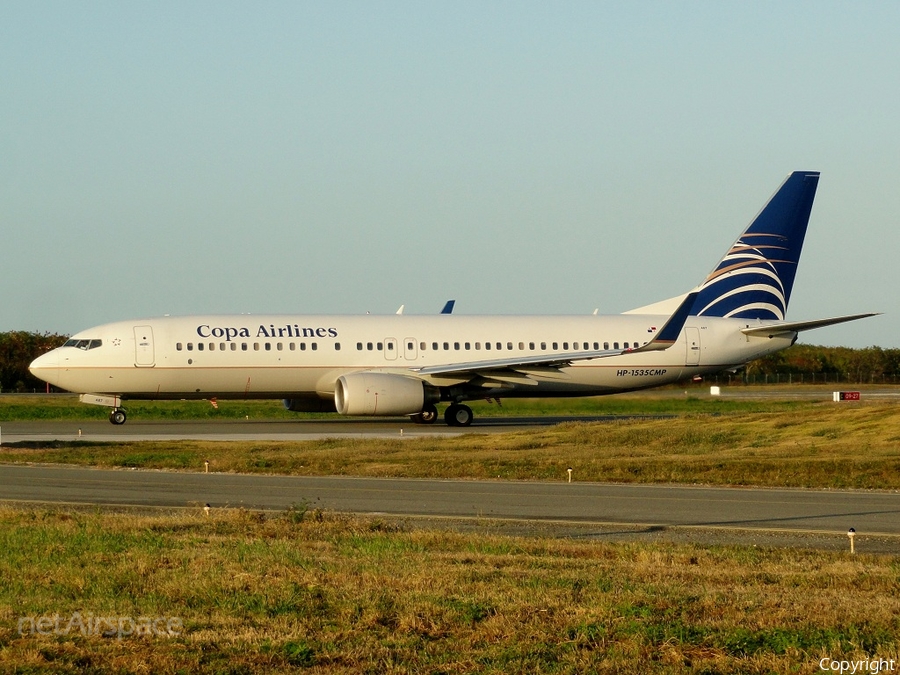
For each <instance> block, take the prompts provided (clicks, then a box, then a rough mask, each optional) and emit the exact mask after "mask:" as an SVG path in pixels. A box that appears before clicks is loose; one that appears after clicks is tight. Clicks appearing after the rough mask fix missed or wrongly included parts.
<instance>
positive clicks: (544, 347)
mask: <svg viewBox="0 0 900 675" xmlns="http://www.w3.org/2000/svg"><path fill="white" fill-rule="evenodd" d="M545 349H547V343H546V342H542V343H541V351H544V350H545Z"/></svg>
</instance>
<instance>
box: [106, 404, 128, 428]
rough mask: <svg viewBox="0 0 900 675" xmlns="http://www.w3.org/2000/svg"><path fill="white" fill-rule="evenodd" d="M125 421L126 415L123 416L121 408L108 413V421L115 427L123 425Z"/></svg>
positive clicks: (123, 412)
mask: <svg viewBox="0 0 900 675" xmlns="http://www.w3.org/2000/svg"><path fill="white" fill-rule="evenodd" d="M127 419H128V415H126V414H125V411H124V410H123V409H122V408H113V409H112V410H111V411H110V413H109V421H110V422H112V423H113V424H115V425H119V424H125V420H127Z"/></svg>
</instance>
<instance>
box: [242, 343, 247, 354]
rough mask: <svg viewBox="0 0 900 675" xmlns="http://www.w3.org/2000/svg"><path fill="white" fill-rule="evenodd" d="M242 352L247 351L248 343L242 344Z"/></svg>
mask: <svg viewBox="0 0 900 675" xmlns="http://www.w3.org/2000/svg"><path fill="white" fill-rule="evenodd" d="M241 351H242V352H245V351H247V343H246V342H242V343H241Z"/></svg>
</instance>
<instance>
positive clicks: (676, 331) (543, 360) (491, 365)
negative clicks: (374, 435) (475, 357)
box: [411, 293, 697, 375]
mask: <svg viewBox="0 0 900 675" xmlns="http://www.w3.org/2000/svg"><path fill="white" fill-rule="evenodd" d="M696 297H697V293H689V294H688V295H687V296H686V297H685V299H684V300H683V301H682V303H681V305H679V307H678V309H676V310H675V313H674V314H672V316H670V317H669V319H668V320H667V321H666V323H665V325H663V327H662V328H661V329H660V330H659V331H658V332H657V334H656V336H655V337H654V338H653V339H652V340H651V341H650V342H648V343H647V344H645V345H643V346H641V347H637V348H635V349H601V350H595V351H581V352H557V353H553V354H532V355H529V356H513V357H510V358H506V359H490V360H481V361H469V362H462V363H448V364H444V365H439V366H424V367H421V368H412V369H411V370H412V371H414V372H416V373H418V374H420V375H448V374H462V373H472V372H477V371H487V370H500V369H504V368H510V369H515V368H528V367H549V368H562V367H564V366H568V365H571V364H572V363H573V362H575V361H586V360H588V359H603V358H608V357H610V356H619V355H620V354H635V353H637V352H651V351H658V350H662V349H668V348H669V347H671V346H672V345H673V344H675V341H676V340H678V336H679V335H680V334H681V329H682V328H683V327H684V322H685V321H687V317H688V314H690V311H691V308H692V307H693V305H694V300H695V299H696Z"/></svg>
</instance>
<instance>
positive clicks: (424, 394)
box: [334, 373, 440, 415]
mask: <svg viewBox="0 0 900 675" xmlns="http://www.w3.org/2000/svg"><path fill="white" fill-rule="evenodd" d="M439 398H440V397H439V395H438V394H437V390H435V389H434V387H430V386H428V385H426V384H425V382H423V381H422V380H419V379H417V378H415V377H407V376H405V375H395V374H391V373H349V374H347V375H341V376H340V377H339V378H338V380H337V382H336V383H335V387H334V406H335V408H337V411H338V412H339V413H340V414H341V415H414V414H416V413H419V412H422V408H423V407H424V406H425V403H426V402H432V401H436V400H438V399H439Z"/></svg>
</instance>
